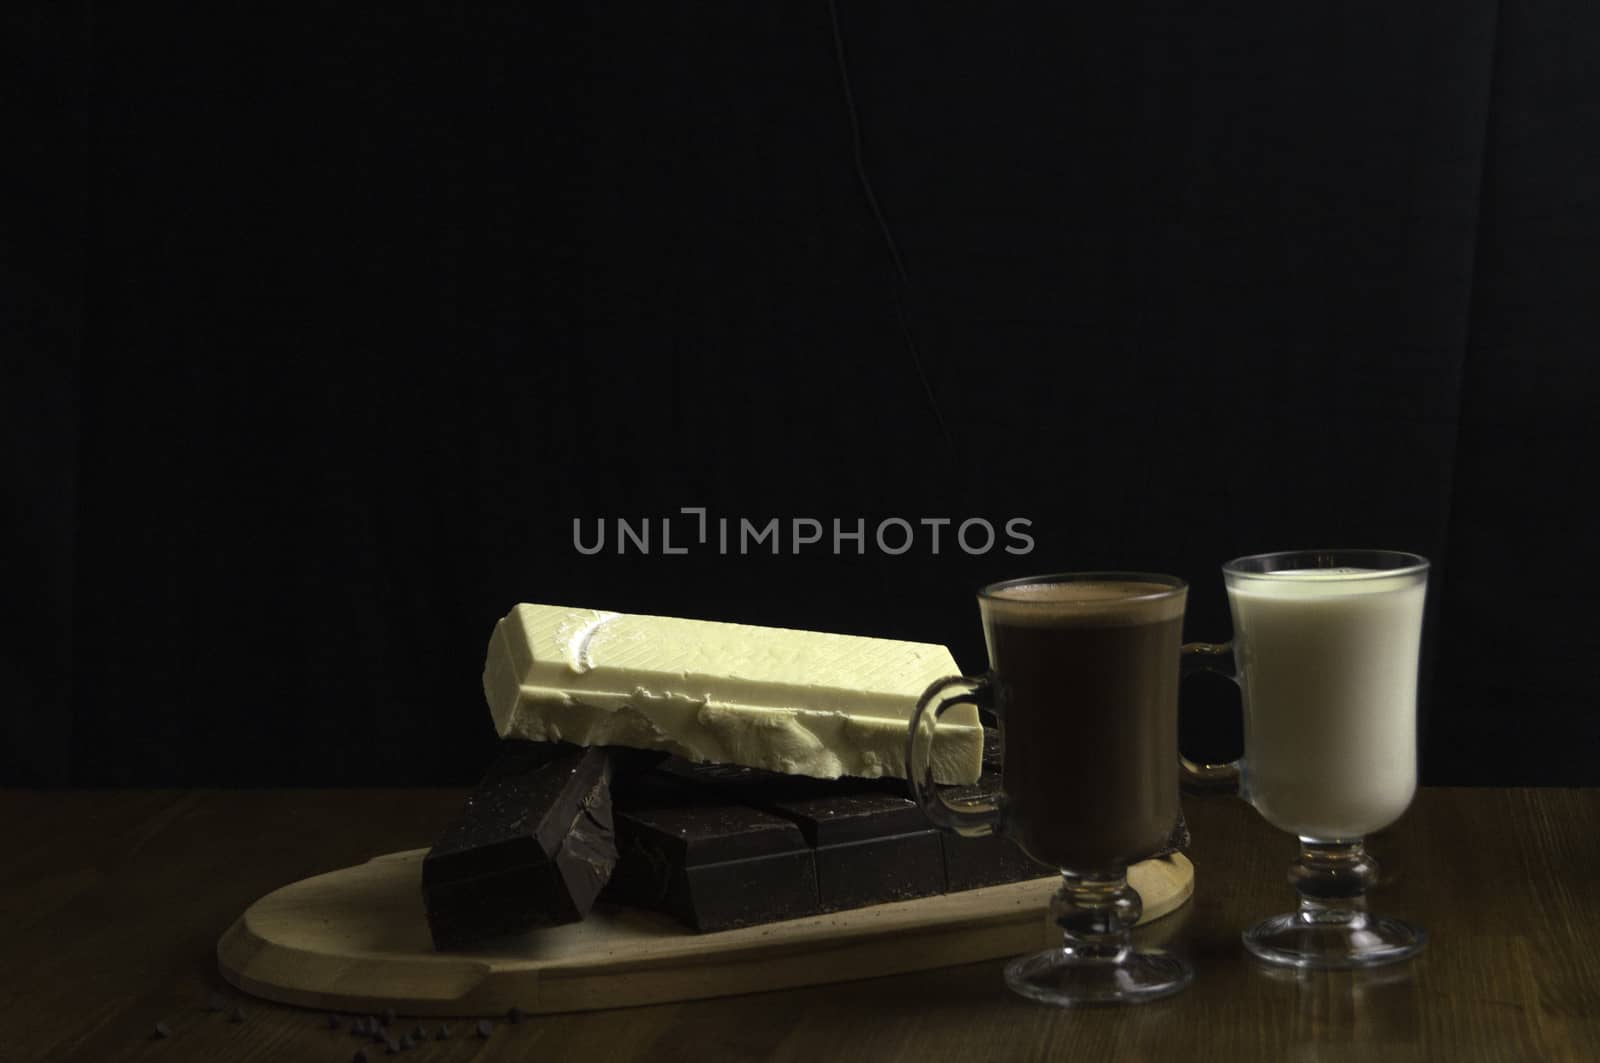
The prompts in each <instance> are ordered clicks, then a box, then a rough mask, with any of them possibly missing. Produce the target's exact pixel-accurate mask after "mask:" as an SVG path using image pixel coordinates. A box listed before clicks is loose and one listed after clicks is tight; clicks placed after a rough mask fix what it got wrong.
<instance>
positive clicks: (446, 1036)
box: [433, 1023, 450, 1041]
mask: <svg viewBox="0 0 1600 1063" xmlns="http://www.w3.org/2000/svg"><path fill="white" fill-rule="evenodd" d="M433 1036H434V1037H435V1038H436V1039H438V1040H440V1041H448V1040H450V1025H449V1024H448V1023H446V1024H445V1025H443V1026H441V1027H439V1032H438V1033H436V1034H434V1035H433Z"/></svg>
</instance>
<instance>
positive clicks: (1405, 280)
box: [0, 0, 1600, 784]
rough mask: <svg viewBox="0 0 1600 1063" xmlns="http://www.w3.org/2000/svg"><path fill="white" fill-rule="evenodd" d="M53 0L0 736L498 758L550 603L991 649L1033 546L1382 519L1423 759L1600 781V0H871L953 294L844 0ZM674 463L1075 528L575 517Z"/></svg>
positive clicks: (18, 751)
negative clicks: (1009, 550) (858, 539)
mask: <svg viewBox="0 0 1600 1063" xmlns="http://www.w3.org/2000/svg"><path fill="white" fill-rule="evenodd" d="M547 7H548V8H551V9H559V10H548V11H547V10H544V9H545V8H547ZM1100 8H1105V10H1101V9H1100ZM13 10H14V11H15V12H16V13H13V14H8V15H7V16H6V17H7V21H8V25H7V31H6V33H5V35H4V36H5V39H4V43H3V44H0V48H3V49H4V51H5V59H6V63H5V66H6V68H7V70H8V71H10V73H9V74H8V75H7V76H8V77H10V78H14V79H15V80H14V82H13V84H12V85H11V87H10V89H9V90H8V91H7V93H6V97H7V99H8V100H9V101H10V104H11V107H10V108H9V113H10V114H11V115H12V118H11V119H9V120H8V125H9V126H10V128H11V129H12V130H13V131H14V132H13V135H12V136H9V137H8V138H7V139H8V140H9V141H10V143H11V150H10V151H9V152H8V154H9V156H10V161H9V162H8V163H7V164H6V166H5V170H6V180H7V182H8V193H7V196H6V208H5V210H4V218H5V225H6V228H5V230H4V233H3V236H4V244H3V253H4V268H5V270H6V274H5V284H4V289H3V290H4V294H5V299H6V314H7V329H6V331H7V336H8V337H10V338H9V339H7V341H6V349H7V354H6V355H5V362H6V373H5V378H6V383H5V390H6V394H7V398H8V402H7V408H8V413H7V416H6V424H5V430H6V433H7V439H6V447H5V451H4V460H5V462H6V463H7V467H6V470H5V472H6V475H7V492H6V505H7V511H6V521H5V526H4V534H5V535H6V536H8V539H7V541H6V542H5V543H4V563H5V565H6V570H5V574H6V594H5V597H6V599H7V600H8V606H9V611H10V612H11V613H12V614H13V620H14V621H15V623H13V624H12V625H11V628H12V634H11V635H10V636H8V639H7V641H8V643H9V648H8V650H7V652H6V653H5V654H3V655H0V659H3V668H4V672H3V683H0V697H3V698H4V699H5V704H4V711H3V714H0V725H3V728H4V731H3V733H0V781H5V782H11V783H18V782H20V783H67V782H70V783H80V784H107V783H177V784H198V783H220V784H229V783H244V784H263V783H345V782H348V783H399V782H443V781H453V782H462V781H466V780H469V779H471V778H473V777H474V776H475V775H476V774H477V773H478V772H479V771H480V769H481V768H482V767H483V765H484V763H485V762H486V759H487V756H488V751H489V749H490V746H491V745H492V741H493V736H492V733H491V728H490V725H489V720H488V714H487V712H486V711H485V708H484V705H483V699H482V694H481V691H480V689H479V685H478V683H479V672H480V669H481V664H482V656H483V650H484V646H485V643H486V640H487V637H488V634H489V631H490V628H491V627H492V625H493V622H494V620H495V619H496V618H497V617H498V616H500V615H501V614H503V613H504V612H505V611H506V610H507V609H508V608H509V607H510V606H511V605H512V604H513V603H515V602H517V601H541V602H553V603H563V604H573V605H584V606H592V607H599V608H607V609H614V610H621V611H644V612H657V613H668V614H677V615H693V616H703V617H709V618H718V619H727V620H736V621H743V622H750V623H765V624H775V625H782V626H792V627H817V628H824V629H833V630H843V631H850V632H857V633H863V634H875V635H882V636H890V637H905V638H915V639H921V640H927V641H936V642H944V643H946V644H948V645H950V646H951V648H952V649H953V651H954V652H955V654H956V657H957V660H958V661H959V662H960V663H961V664H962V665H963V666H964V667H966V668H968V669H976V668H979V667H981V662H982V639H981V633H980V631H979V629H978V625H977V619H976V610H975V608H974V605H973V602H972V599H971V591H972V590H973V589H974V588H975V587H976V586H978V585H979V584H980V583H982V582H984V581H987V580H989V579H993V578H1000V577H1005V576H1012V575H1020V574H1024V573H1026V572H1031V571H1048V570H1057V569H1065V568H1072V569H1082V568H1094V567H1132V568H1140V569H1150V570H1158V571H1169V572H1174V573H1178V574H1181V575H1184V576H1186V577H1188V578H1189V579H1190V580H1191V581H1192V583H1193V590H1192V592H1191V598H1190V602H1191V605H1190V610H1189V621H1188V629H1189V631H1188V633H1189V635H1190V636H1191V637H1200V638H1222V637H1225V636H1226V632H1227V613H1226V607H1225V602H1224V599H1223V595H1222V588H1221V581H1220V577H1219V573H1218V566H1219V564H1220V563H1221V562H1222V561H1224V560H1226V559H1228V558H1230V557H1233V556H1236V555H1239V554H1243V553H1248V552H1254V551H1260V550H1269V549H1282V548H1289V547H1303V546H1338V545H1364V546H1381V547H1390V548H1397V549H1409V550H1414V551H1418V552H1421V553H1424V554H1426V555H1428V556H1429V557H1431V558H1432V559H1434V562H1435V568H1434V571H1433V581H1432V584H1431V593H1430V613H1429V629H1428V630H1429V646H1428V654H1427V660H1426V662H1425V667H1424V681H1425V700H1424V717H1423V739H1424V744H1423V770H1424V779H1425V781H1428V782H1472V783H1528V782H1539V783H1585V782H1586V783H1595V782H1600V771H1597V769H1596V768H1595V767H1594V761H1593V759H1592V756H1591V751H1592V750H1593V749H1594V748H1596V743H1595V740H1596V738H1597V737H1600V718H1597V715H1596V714H1595V712H1594V711H1593V710H1594V701H1595V699H1594V695H1593V690H1594V684H1593V678H1592V677H1593V674H1594V672H1593V668H1594V665H1593V661H1594V659H1595V658H1596V655H1597V651H1600V644H1597V643H1600V639H1597V636H1596V629H1595V625H1594V623H1593V621H1592V620H1591V619H1590V612H1591V608H1592V607H1591V605H1590V601H1591V600H1592V598H1593V591H1592V588H1591V587H1590V584H1591V583H1592V575H1591V574H1589V573H1588V572H1587V571H1586V566H1587V563H1588V555H1589V553H1590V551H1589V549H1588V540H1589V539H1590V538H1591V537H1592V535H1593V531H1592V529H1593V524H1592V522H1591V521H1589V520H1588V519H1587V516H1588V512H1589V510H1590V509H1591V508H1592V504H1591V501H1590V499H1591V496H1592V495H1593V493H1594V488H1593V483H1594V472H1593V467H1594V458H1595V456H1596V454H1597V453H1600V448H1597V447H1596V445H1595V444H1596V438H1595V437H1596V430H1595V427H1594V412H1595V407H1596V403H1595V398H1596V384H1595V380H1596V375H1595V372H1594V370H1593V368H1592V364H1591V363H1592V359H1593V357H1594V354H1595V350H1596V346H1597V341H1600V311H1597V310H1596V306H1597V302H1600V301H1597V300H1596V299H1595V298H1594V292H1593V289H1594V287H1595V283H1596V282H1595V278H1596V277H1597V276H1600V270H1597V269H1596V265H1597V263H1596V257H1597V254H1596V253H1597V251H1600V206H1597V203H1596V188H1597V186H1600V136H1597V134H1600V73H1597V71H1600V62H1597V61H1596V60H1597V58H1600V9H1596V8H1593V7H1591V6H1586V5H1577V4H1562V3H1557V2H1555V0H1505V2H1503V3H1499V4H1496V3H1494V2H1490V0H1462V2H1459V3H1453V4H1422V5H1395V4H1389V3H1379V2H1376V0H1373V2H1358V3H1343V4H1312V5H1306V4H1292V5H1282V4H1276V3H1269V2H1265V0H1259V2H1258V0H1246V2H1237V3H1220V4H1217V3H1209V4H1194V3H1163V2H1136V3H1130V4H1118V5H1089V6H1085V5H1073V4H1037V3H1026V4H1024V3H994V4H986V5H981V6H974V5H970V4H928V3H913V2H910V0H900V2H894V3H890V2H880V3H854V2H851V0H840V10H839V16H840V26H841V29H842V37H843V41H844V45H845V50H846V53H847V56H848V69H849V73H850V76H851V79H852V83H853V87H854V90H855V98H856V102H857V104H858V107H859V116H860V129H861V137H860V143H861V149H862V154H861V157H862V160H863V161H864V164H865V166H866V169H867V171H868V173H869V174H870V178H871V182H872V184H873V186H874V188H875V190H876V192H877V194H878V196H879V199H880V201H881V205H882V210H883V214H884V216H885V218H886V219H887V222H888V224H889V226H890V228H891V230H892V232H893V235H894V237H895V238H896V239H897V240H898V245H899V249H900V252H901V253H902V255H903V259H904V263H905V269H906V275H907V277H908V283H907V284H906V285H904V286H902V285H901V284H900V283H899V280H898V276H897V273H896V271H895V269H894V267H893V263H892V260H891V258H890V255H889V253H888V250H887V248H886V244H885V241H884V239H883V236H882V234H881V233H880V231H879V230H878V228H877V227H876V226H875V224H874V218H873V214H872V213H871V211H870V210H869V205H868V201H867V199H866V198H865V196H864V190H863V187H862V185H861V183H860V181H859V180H858V176H857V173H856V170H855V166H854V157H853V153H852V133H851V124H850V115H849V111H848V110H847V107H846V97H845V96H844V94H843V93H842V91H841V78H840V70H839V67H838V65H837V63H836V54H835V41H834V37H833V33H832V30H831V26H830V18H829V9H828V7H827V5H826V4H825V3H824V2H822V0H806V2H775V3H764V4H747V3H725V4H721V3H719V4H710V5H696V6H694V7H692V8H687V9H685V8H681V7H680V6H679V5H670V4H646V3H598V2H597V3H589V4H585V5H581V6H578V5H572V6H568V5H539V4H518V5H511V4H474V5H443V4H421V3H400V4H386V5H383V6H382V7H372V8H370V9H367V10H361V9H359V8H358V7H356V6H355V5H332V4H330V5H323V6H320V7H319V6H312V5H287V6H285V5H277V6H267V5H254V6H252V5H230V6H227V9H226V10H222V9H221V6H220V5H214V6H210V7H204V6H202V7H199V8H196V7H193V6H188V5H185V6H184V7H183V8H182V9H181V10H180V9H179V8H178V7H177V6H172V7H166V6H163V5H160V4H154V5H143V6H140V7H138V8H137V9H129V8H125V7H123V6H122V5H101V4H93V3H85V2H82V0H80V2H78V3H76V4H54V3H52V4H35V5H33V6H32V8H31V9H30V8H29V7H28V6H27V5H24V6H23V7H22V8H21V9H13ZM902 309H903V311H904V319H905V321H906V322H908V323H909V326H910V332H911V337H912V341H913V342H908V339H907V335H906V330H905V329H904V328H903V327H902V319H901V310H902ZM941 424H942V425H943V426H944V427H943V430H941ZM681 506H705V507H707V508H708V509H709V511H710V513H711V516H712V517H713V518H716V517H718V516H726V517H729V518H733V519H735V520H736V519H738V518H740V517H746V518H749V519H751V520H753V521H757V522H764V521H765V520H767V519H768V518H770V517H774V516H776V517H780V518H782V519H784V520H786V521H787V520H789V519H791V518H795V517H814V518H817V519H819V520H822V521H823V522H824V523H825V524H826V523H829V522H831V521H832V520H833V519H834V518H839V519H841V520H844V521H845V522H846V524H847V526H852V527H853V525H854V522H855V520H856V519H858V518H860V519H864V520H865V521H866V523H867V527H868V528H869V529H871V528H872V527H873V526H874V525H875V524H876V523H877V522H878V521H879V520H881V519H883V518H886V517H892V516H899V517H903V518H906V519H909V520H912V521H916V520H918V519H919V518H922V517H948V518H951V519H952V520H954V521H956V522H959V521H961V520H963V519H965V518H968V517H984V518H987V519H989V520H991V521H993V522H994V523H995V524H997V525H999V524H1001V523H1003V522H1004V521H1005V520H1006V519H1007V518H1010V517H1025V518H1027V519H1029V520H1031V521H1032V526H1031V529H1030V532H1031V534H1032V535H1033V537H1034V539H1035V540H1036V544H1037V545H1036V548H1035V550H1034V552H1033V553H1032V554H1031V555H1030V556H1028V557H1023V558H1019V557H1014V556H1010V555H1007V554H1005V553H1004V552H1003V551H1001V550H1000V549H998V548H997V549H996V550H995V551H994V552H992V553H989V554H987V555H983V556H968V555H966V554H965V553H963V552H961V551H960V550H959V549H952V548H951V545H950V543H949V540H948V538H946V541H945V543H944V548H943V550H942V551H941V552H940V553H939V554H938V555H934V554H932V553H931V551H930V550H929V549H928V548H927V545H928V544H927V542H926V540H925V539H923V540H920V541H919V543H918V545H917V546H916V547H915V548H914V549H913V550H911V551H910V552H908V553H907V554H905V555H903V556H898V557H891V556H884V555H883V554H881V553H879V552H878V551H877V550H876V549H875V548H873V547H872V546H871V544H870V542H869V545H868V552H867V554H866V555H865V556H861V557H857V556H852V555H846V556H844V557H835V556H832V554H831V552H830V551H828V550H826V549H823V548H817V547H814V548H810V549H808V550H806V551H803V552H802V553H800V554H798V555H795V554H790V553H787V552H786V553H785V554H783V555H782V556H777V557H773V556H771V555H751V556H744V557H740V556H718V555H717V553H716V552H715V551H710V550H706V549H699V550H695V551H692V552H691V553H690V554H688V555H685V556H664V555H662V554H661V553H660V552H659V550H657V551H655V552H652V553H651V554H648V555H644V554H640V553H637V552H633V553H629V554H627V555H622V556H619V555H618V554H617V553H616V552H615V551H614V540H613V541H612V543H611V546H612V547H613V548H612V549H608V550H606V551H604V552H602V553H601V554H597V555H595V556H583V555H581V554H580V553H579V552H578V551H577V550H575V549H574V547H573V537H572V535H573V521H574V519H575V518H582V519H584V520H585V521H589V522H592V521H593V520H594V519H596V518H604V519H607V520H613V519H615V518H618V517H622V518H626V519H629V520H632V521H637V520H638V519H639V518H645V517H648V518H651V519H652V520H655V521H658V520H659V519H660V518H661V517H666V516H671V515H673V514H676V513H677V511H678V509H679V507H681ZM586 527H589V528H592V527H593V525H592V523H589V524H586ZM684 527H686V525H681V524H680V526H679V530H680V531H681V530H682V528H684ZM947 535H948V533H947ZM1004 542H1005V540H1003V539H1002V541H1001V544H1000V545H1004ZM786 549H787V547H786ZM1219 682H1220V681H1219ZM1187 694H1188V696H1189V700H1190V701H1191V702H1193V705H1192V711H1190V712H1189V714H1188V717H1187V718H1186V720H1185V741H1186V743H1187V744H1189V745H1190V746H1191V747H1192V748H1193V749H1194V751H1196V752H1198V753H1202V754H1209V755H1220V754H1223V753H1227V752H1229V751H1230V746H1236V745H1237V741H1238V739H1237V722H1236V719H1234V718H1233V717H1234V715H1235V714H1234V712H1233V710H1232V709H1231V708H1230V703H1229V695H1228V692H1227V691H1226V690H1219V689H1217V688H1216V687H1210V686H1204V685H1203V683H1202V684H1200V685H1199V686H1198V688H1197V689H1193V690H1189V691H1187Z"/></svg>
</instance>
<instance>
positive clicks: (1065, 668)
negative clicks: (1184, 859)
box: [906, 572, 1193, 1005]
mask: <svg viewBox="0 0 1600 1063" xmlns="http://www.w3.org/2000/svg"><path fill="white" fill-rule="evenodd" d="M1187 592H1188V585H1187V584H1186V583H1185V582H1184V581H1183V580H1181V579H1178V578H1176V577H1174V576H1163V575H1152V574H1147V573H1137V572H1088V573H1061V574H1056V575H1049V576H1030V577H1026V578H1023V579H1014V580H1007V581H1005V582H1003V583H995V584H991V585H990V586H987V587H985V588H983V589H982V590H981V591H979V592H978V608H979V611H980V612H981V614H982V618H983V630H984V637H985V641H986V642H987V644H988V650H989V671H988V672H987V673H985V674H984V675H982V676H977V677H961V676H949V677H947V678H944V679H940V680H938V681H937V682H935V683H934V684H933V685H932V686H930V687H929V688H928V689H927V691H925V692H924V693H923V695H922V697H921V699H920V700H919V701H918V703H917V707H916V710H915V711H914V713H913V714H912V717H911V721H910V734H909V737H908V741H907V750H906V763H907V765H908V771H907V773H906V774H907V776H908V778H909V779H910V781H911V787H912V792H913V794H914V795H915V797H916V800H917V802H918V804H920V805H921V806H922V808H923V811H924V812H925V813H926V814H927V815H928V818H929V819H930V820H932V821H933V822H934V823H935V824H937V825H938V826H941V827H944V828H946V829H949V830H954V831H957V832H959V833H961V834H965V835H969V836H970V835H980V834H989V833H994V832H997V831H998V832H1002V833H1004V834H1006V835H1007V836H1009V837H1010V838H1011V839H1012V840H1014V841H1015V842H1016V843H1017V844H1018V845H1019V846H1020V847H1021V848H1022V849H1023V851H1024V852H1026V853H1027V854H1028V855H1029V856H1031V857H1033V858H1034V859H1035V860H1037V861H1039V862H1040V863H1042V864H1046V865H1049V866H1051V867H1055V868H1059V869H1061V876H1062V885H1061V889H1060V891H1059V892H1058V893H1057V894H1056V896H1055V898H1054V899H1053V900H1052V901H1051V906H1050V915H1051V919H1052V920H1053V921H1054V922H1055V923H1056V925H1058V926H1059V927H1060V928H1061V930H1062V933H1063V935H1064V941H1063V944H1062V946H1061V947H1060V948H1054V949H1047V950H1045V951H1043V952H1039V953H1036V954H1033V955H1030V956H1024V957H1021V958H1019V959H1017V960H1013V961H1012V962H1011V963H1009V964H1008V965H1007V966H1006V971H1005V975H1006V982H1007V984H1008V985H1010V987H1011V988H1012V989H1013V990H1015V991H1016V992H1018V993H1020V994H1022V995H1023V996H1025V997H1029V998H1030V999H1033V1000H1038V1001H1042V1002H1045V1003H1050V1004H1058V1005H1078V1004H1108V1003H1137V1002H1139V1001H1144V1000H1151V999H1154V998H1156V997H1162V996H1166V995H1167V994H1169V993H1175V992H1177V991H1178V990H1180V989H1182V988H1184V987H1185V986H1187V985H1188V984H1189V982H1190V981H1191V980H1192V978H1193V971H1192V970H1191V968H1190V967H1189V965H1188V964H1186V963H1184V962H1183V961H1182V960H1180V959H1179V958H1177V957H1175V956H1172V955H1170V954H1168V953H1166V952H1164V951H1162V950H1159V949H1135V948H1134V947H1133V946H1132V945H1131V944H1130V942H1129V937H1128V930H1129V928H1130V927H1132V926H1133V924H1134V923H1135V922H1136V921H1137V920H1138V918H1139V914H1140V909H1141V901H1140V898H1139V895H1138V893H1137V892H1135V891H1134V890H1133V888H1132V887H1131V886H1129V885H1128V879H1127V869H1128V865H1130V864H1132V863H1135V862H1137V861H1139V860H1143V859H1145V858H1146V857H1148V856H1150V855H1152V854H1154V853H1155V852H1157V851H1158V850H1160V849H1161V848H1162V847H1163V846H1164V845H1165V844H1166V842H1167V840H1168V839H1169V837H1170V836H1171V833H1172V829H1173V826H1174V825H1175V824H1176V822H1177V820H1178V813H1179V808H1178V771H1177V763H1178V677H1179V653H1180V648H1181V644H1182V630H1183V608H1184V602H1185V598H1186V595H1187ZM953 687H965V688H967V689H965V690H962V691H960V692H957V693H954V694H947V693H946V691H948V690H950V689H951V688H953ZM960 704H972V705H977V706H980V707H982V708H987V709H990V710H992V711H993V712H994V713H995V715H996V717H997V718H998V720H999V724H1000V733H1001V739H1002V764H1001V776H1000V778H1001V783H1000V786H1001V789H1000V791H999V792H996V793H986V794H982V795H980V796H978V797H973V798H967V799H965V800H961V801H959V802H955V803H952V802H951V801H950V799H949V797H948V796H947V795H945V794H942V793H940V792H939V791H937V790H935V788H934V784H933V774H932V770H931V767H930V760H929V758H930V747H931V744H932V737H933V725H934V721H936V720H937V719H938V717H939V715H940V714H941V713H943V712H944V711H946V710H947V709H949V708H951V707H952V706H954V705H960Z"/></svg>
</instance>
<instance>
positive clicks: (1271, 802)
mask: <svg viewBox="0 0 1600 1063" xmlns="http://www.w3.org/2000/svg"><path fill="white" fill-rule="evenodd" d="M1352 577H1356V578H1352ZM1426 591H1427V580H1426V576H1425V575H1424V574H1418V573H1409V574H1406V575H1395V576H1382V575H1379V574H1377V573H1373V572H1368V571H1364V570H1360V569H1304V570H1292V571H1283V572H1272V573H1264V574H1250V575H1244V576H1237V577H1234V578H1233V579H1231V580H1230V586H1229V588H1228V600H1229V604H1230V605H1231V607H1232V610H1233V630H1234V648H1235V653H1236V654H1237V657H1238V665H1239V677H1240V683H1241V687H1242V689H1243V696H1244V739H1245V747H1244V748H1245V763H1244V772H1245V787H1246V796H1247V797H1248V798H1249V800H1250V802H1251V803H1252V804H1253V805H1255V807H1256V808H1257V810H1259V811H1260V812H1261V814H1262V815H1263V816H1264V817H1265V818H1266V819H1267V821H1268V822H1269V823H1271V824H1273V825H1274V826H1275V827H1278V828H1279V829H1281V830H1286V831H1290V832H1292V833H1295V834H1299V835H1302V836H1304V837H1310V838H1318V839H1324V840H1334V839H1354V838H1360V837H1362V836H1364V835H1367V834H1370V833H1372V832H1373V831H1376V830H1379V829H1381V828H1383V827H1386V826H1388V825H1389V824H1390V823H1393V822H1394V821H1395V820H1396V819H1398V818H1399V816H1400V813H1402V812H1404V811H1405V809H1406V806H1407V805H1409V804H1410V803H1411V797H1412V794H1413V793H1414V791H1415V790H1416V787H1417V664H1418V659H1419V652H1420V645H1421V639H1422V601H1423V596H1424V595H1425V593H1426Z"/></svg>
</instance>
